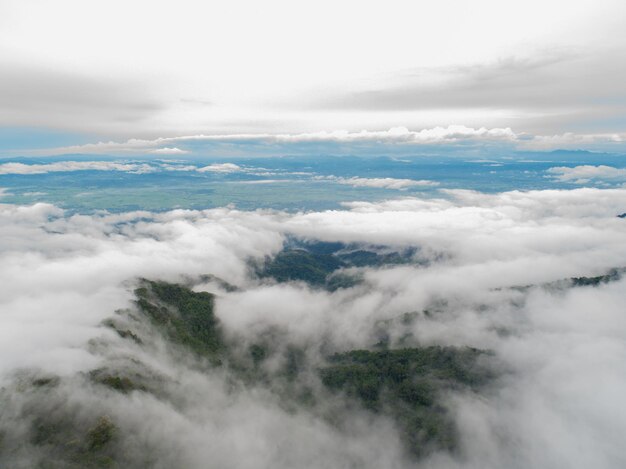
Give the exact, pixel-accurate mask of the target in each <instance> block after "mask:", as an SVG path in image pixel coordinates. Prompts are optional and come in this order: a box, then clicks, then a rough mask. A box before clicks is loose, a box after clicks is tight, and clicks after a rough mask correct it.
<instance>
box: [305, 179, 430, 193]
mask: <svg viewBox="0 0 626 469" xmlns="http://www.w3.org/2000/svg"><path fill="white" fill-rule="evenodd" d="M313 179H314V180H318V181H319V180H322V181H333V182H336V183H337V184H344V185H348V186H353V187H376V188H381V189H398V190H406V189H408V188H411V187H433V186H438V185H439V183H438V182H436V181H429V180H426V179H417V180H416V179H397V178H363V177H351V178H343V177H337V176H316V177H314V178H313Z"/></svg>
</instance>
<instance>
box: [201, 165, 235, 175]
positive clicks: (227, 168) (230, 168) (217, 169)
mask: <svg viewBox="0 0 626 469" xmlns="http://www.w3.org/2000/svg"><path fill="white" fill-rule="evenodd" d="M241 170H242V168H241V166H238V165H236V164H234V163H215V164H211V165H208V166H203V167H202V168H198V170H197V171H198V172H199V173H236V172H238V171H241Z"/></svg>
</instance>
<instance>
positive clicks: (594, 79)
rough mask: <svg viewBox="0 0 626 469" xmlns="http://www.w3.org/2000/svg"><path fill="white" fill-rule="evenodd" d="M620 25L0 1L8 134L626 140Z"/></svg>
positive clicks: (473, 7) (423, 8)
mask: <svg viewBox="0 0 626 469" xmlns="http://www.w3.org/2000/svg"><path fill="white" fill-rule="evenodd" d="M624 18H626V2H623V1H620V0H573V1H572V0H570V1H561V0H526V1H524V2H518V1H509V2H502V1H498V0H474V1H472V2H467V1H462V0H440V1H436V2H435V1H433V2H415V1H401V0H387V1H385V2H380V1H376V2H374V1H341V2H337V1H334V2H331V1H326V0H318V1H315V2H293V1H277V0H268V1H265V2H254V1H248V0H230V1H228V2H201V1H193V0H179V1H177V2H175V3H174V2H165V1H161V0H156V1H155V0H151V1H147V0H135V1H132V2H128V1H124V2H123V1H119V0H107V1H106V2H105V1H100V0H94V1H90V2H84V1H80V0H58V1H55V2H50V1H45V0H19V1H18V0H0V69H1V71H2V72H1V73H0V126H1V127H2V128H4V129H5V131H4V132H2V131H0V138H1V136H2V135H6V133H7V129H9V130H10V129H24V128H28V129H38V131H43V130H46V131H50V130H54V131H59V132H62V133H67V134H69V135H72V136H73V137H72V139H70V141H68V142H67V143H68V144H80V143H97V142H99V141H107V142H108V141H110V140H112V141H115V142H122V143H123V142H126V141H127V140H128V139H132V138H139V139H147V140H153V139H156V138H159V137H161V138H171V137H180V136H190V135H198V134H202V135H210V136H215V135H222V136H224V135H232V134H266V135H273V134H282V135H286V134H287V135H298V134H302V133H307V134H318V133H319V132H323V131H324V132H327V133H332V132H337V131H342V130H345V131H349V132H357V131H361V130H367V131H369V132H380V131H386V130H388V129H390V128H393V127H402V128H407V129H408V130H409V131H412V132H419V131H421V130H423V129H432V128H435V127H437V126H440V127H443V128H444V129H447V128H448V127H449V126H451V125H453V126H465V127H467V128H470V129H480V128H482V127H485V128H486V129H507V128H510V129H511V133H512V134H514V135H515V137H512V138H513V139H514V140H519V141H527V140H528V139H529V138H530V136H542V138H543V140H542V142H544V143H545V142H546V141H548V142H549V145H552V146H559V145H560V142H562V141H563V140H568V139H569V141H572V140H574V141H576V142H581V141H582V142H584V141H588V140H589V139H595V140H598V139H600V140H606V141H612V142H618V143H617V144H618V145H621V143H620V142H622V141H624V140H626V85H625V83H626V61H625V60H624V58H625V57H626V30H625V29H624V27H623V22H624ZM453 133H454V132H453ZM324 135H326V134H324ZM555 135H556V136H557V137H554V136H555ZM563 135H566V136H567V137H563ZM325 138H329V139H333V138H334V137H328V135H326V137H325ZM373 138H378V137H373ZM546 139H552V140H546ZM585 139H587V140H585ZM418 140H419V139H418ZM44 143H45V142H44ZM417 143H419V142H417ZM22 146H23V145H22ZM44 146H45V144H44ZM51 146H55V145H51ZM544 146H545V145H544ZM579 146H580V145H579ZM582 146H584V145H582ZM8 147H10V145H6V144H5V145H0V148H1V149H6V148H8Z"/></svg>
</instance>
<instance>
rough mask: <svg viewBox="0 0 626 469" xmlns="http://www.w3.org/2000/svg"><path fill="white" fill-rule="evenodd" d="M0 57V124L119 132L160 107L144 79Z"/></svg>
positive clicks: (140, 120) (151, 114) (160, 108)
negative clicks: (94, 73)
mask: <svg viewBox="0 0 626 469" xmlns="http://www.w3.org/2000/svg"><path fill="white" fill-rule="evenodd" d="M0 63H1V64H2V69H3V74H2V86H3V92H0V125H4V126H8V127H27V128H28V127H30V128H37V127H41V128H55V129H65V130H71V131H73V132H80V131H83V132H88V133H91V132H93V131H94V130H95V129H98V130H99V132H103V133H107V132H116V133H117V132H121V133H122V134H124V133H126V132H127V130H126V132H125V131H124V128H126V129H128V126H129V125H133V124H134V125H137V124H139V123H140V122H142V121H143V120H145V119H146V118H148V117H151V116H153V115H154V114H156V113H157V112H159V111H160V110H162V109H163V104H162V103H161V101H160V100H159V99H157V98H155V97H154V96H153V95H152V92H151V91H149V90H148V88H146V86H145V81H144V82H142V81H141V80H138V79H137V78H132V79H124V78H115V79H110V78H104V75H103V76H99V77H94V76H92V75H90V74H88V73H84V71H80V72H76V71H74V72H68V71H67V70H66V69H63V68H59V69H54V68H50V67H46V66H43V65H40V64H33V63H32V62H31V63H30V65H28V66H25V65H23V64H22V63H21V62H13V61H6V60H4V58H3V57H0ZM4 90H6V91H4Z"/></svg>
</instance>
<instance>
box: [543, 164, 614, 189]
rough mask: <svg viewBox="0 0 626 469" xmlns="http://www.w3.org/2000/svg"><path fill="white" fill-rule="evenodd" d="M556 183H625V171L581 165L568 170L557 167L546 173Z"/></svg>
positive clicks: (604, 166)
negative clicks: (556, 181)
mask: <svg viewBox="0 0 626 469" xmlns="http://www.w3.org/2000/svg"><path fill="white" fill-rule="evenodd" d="M547 172H548V173H549V174H550V175H551V176H552V177H554V178H555V179H556V180H558V181H562V182H570V183H573V184H580V185H583V184H588V183H589V182H591V181H601V182H602V181H604V182H613V183H615V182H618V183H619V182H626V169H622V168H614V167H613V166H606V165H599V166H593V165H582V166H575V167H573V168H569V167H566V166H558V167H554V168H550V169H548V171H547Z"/></svg>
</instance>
